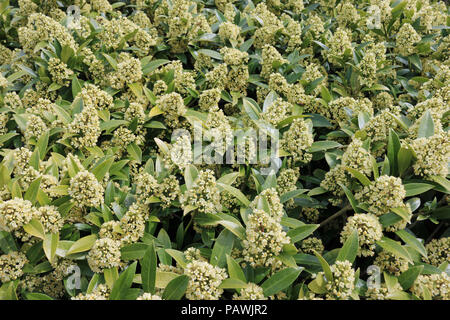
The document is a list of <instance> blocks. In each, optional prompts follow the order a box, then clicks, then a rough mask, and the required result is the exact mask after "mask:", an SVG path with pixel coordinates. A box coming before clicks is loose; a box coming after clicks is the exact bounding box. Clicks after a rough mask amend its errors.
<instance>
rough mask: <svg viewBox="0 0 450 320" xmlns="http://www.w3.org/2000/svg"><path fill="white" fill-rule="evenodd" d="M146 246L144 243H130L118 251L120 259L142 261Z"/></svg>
mask: <svg viewBox="0 0 450 320" xmlns="http://www.w3.org/2000/svg"><path fill="white" fill-rule="evenodd" d="M147 247H148V244H146V243H140V242H137V243H132V244H129V245H126V246H123V247H122V248H121V249H120V253H121V256H120V257H121V259H122V260H125V261H128V260H136V259H142V258H143V257H144V255H145V252H146V251H147Z"/></svg>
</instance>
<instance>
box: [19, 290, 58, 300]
mask: <svg viewBox="0 0 450 320" xmlns="http://www.w3.org/2000/svg"><path fill="white" fill-rule="evenodd" d="M24 295H25V299H26V300H54V299H53V298H52V297H49V296H48V295H46V294H43V293H39V292H26V293H25V294H24Z"/></svg>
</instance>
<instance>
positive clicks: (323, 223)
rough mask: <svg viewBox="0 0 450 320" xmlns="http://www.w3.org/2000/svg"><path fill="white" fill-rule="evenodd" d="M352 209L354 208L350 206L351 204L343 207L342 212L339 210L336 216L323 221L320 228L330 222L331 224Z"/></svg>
mask: <svg viewBox="0 0 450 320" xmlns="http://www.w3.org/2000/svg"><path fill="white" fill-rule="evenodd" d="M351 208H352V206H351V205H349V204H348V205H346V206H345V207H343V208H342V209H341V210H339V211H338V212H336V213H335V214H333V215H332V216H331V217H328V218H327V219H325V220H324V221H322V222H321V223H320V226H319V228H320V227H323V226H324V225H326V224H327V223H328V222H330V221H332V220H334V219H336V218H337V217H339V216H340V215H342V214H344V213H346V212H347V211H348V210H350V209H351Z"/></svg>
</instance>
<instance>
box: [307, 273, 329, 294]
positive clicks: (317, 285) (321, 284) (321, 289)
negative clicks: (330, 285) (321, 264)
mask: <svg viewBox="0 0 450 320" xmlns="http://www.w3.org/2000/svg"><path fill="white" fill-rule="evenodd" d="M325 285H326V281H325V279H324V277H323V275H322V274H318V275H317V277H316V278H315V279H314V280H313V281H311V282H310V283H309V284H308V288H309V290H311V291H312V292H314V293H317V294H324V293H326V292H327V289H326V286H325Z"/></svg>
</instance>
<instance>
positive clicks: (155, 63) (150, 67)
mask: <svg viewBox="0 0 450 320" xmlns="http://www.w3.org/2000/svg"><path fill="white" fill-rule="evenodd" d="M169 62H170V60H167V59H155V60H152V61H151V62H149V63H148V64H146V65H145V66H143V67H142V72H143V74H144V76H145V75H147V74H149V73H151V72H153V71H155V70H156V69H158V68H159V67H160V66H162V65H165V64H167V63H169Z"/></svg>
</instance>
